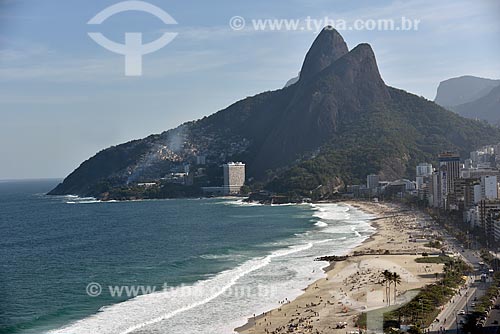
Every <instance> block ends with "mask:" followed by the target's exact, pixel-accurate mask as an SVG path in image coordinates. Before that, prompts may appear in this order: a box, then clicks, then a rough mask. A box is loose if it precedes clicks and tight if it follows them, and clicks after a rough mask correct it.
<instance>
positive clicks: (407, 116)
mask: <svg viewBox="0 0 500 334" xmlns="http://www.w3.org/2000/svg"><path fill="white" fill-rule="evenodd" d="M499 141H500V130H498V129H495V128H493V127H491V126H489V125H487V124H484V123H481V122H477V121H473V120H468V119H464V118H462V117H460V116H458V115H456V114H454V113H452V112H450V111H447V110H445V109H443V108H442V107H440V106H438V105H436V104H435V103H433V102H431V101H428V100H426V99H424V98H422V97H418V96H415V95H413V94H410V93H407V92H405V91H402V90H398V89H395V88H392V87H389V86H387V85H386V84H385V83H384V81H383V80H382V78H381V76H380V73H379V70H378V66H377V62H376V59H375V55H374V52H373V50H372V48H371V46H370V45H369V44H359V45H358V46H356V47H355V48H354V49H352V50H350V51H349V49H348V47H347V44H346V43H345V41H344V39H343V38H342V36H341V35H340V34H339V33H338V32H337V31H336V30H335V29H333V28H331V27H326V28H325V29H323V30H322V31H321V33H320V34H319V35H318V36H317V38H316V39H315V41H314V42H313V44H312V46H311V48H310V49H309V51H308V53H307V55H306V57H305V60H304V62H303V65H302V68H301V70H300V77H299V80H298V81H297V82H296V83H294V84H292V85H290V86H287V87H285V88H283V89H279V90H276V91H268V92H264V93H261V94H258V95H255V96H253V97H248V98H246V99H243V100H241V101H238V102H236V103H234V104H232V105H231V106H229V107H228V108H226V109H224V110H221V111H219V112H217V113H215V114H212V115H211V116H208V117H204V118H203V119H200V120H197V121H193V122H187V123H185V124H182V125H181V126H179V127H177V128H175V129H172V130H169V131H166V132H163V133H162V134H159V135H151V136H149V137H147V138H144V139H141V140H134V141H131V142H128V143H125V144H121V145H118V146H114V147H110V148H108V149H105V150H103V151H101V152H99V153H98V154H96V155H95V156H94V157H92V158H90V159H89V160H87V161H85V162H83V163H82V164H81V165H80V166H79V167H78V168H77V169H76V170H75V171H74V172H73V173H71V174H70V175H69V176H68V177H67V178H66V179H65V180H64V181H63V183H61V184H59V185H58V186H57V187H56V188H55V189H54V190H52V191H51V193H50V194H57V195H60V194H75V195H81V196H95V197H102V194H103V192H107V191H108V190H109V188H110V187H111V188H113V187H123V186H126V185H128V184H131V183H134V182H142V181H151V180H157V179H160V178H162V177H163V176H164V175H165V174H167V173H169V172H170V171H172V170H175V169H176V168H178V167H179V165H182V164H183V163H186V162H192V161H193V159H194V160H195V157H196V156H198V155H204V156H206V158H207V161H209V162H210V163H211V164H212V165H213V166H219V165H220V164H222V163H224V162H226V161H231V160H238V161H244V162H245V163H246V165H247V179H248V180H249V182H250V183H259V184H262V185H264V188H266V189H269V190H272V191H276V192H279V193H289V194H290V193H294V194H297V195H309V194H310V193H311V191H313V190H314V189H318V187H321V194H320V196H322V197H327V196H330V195H331V194H332V193H334V192H335V191H337V190H338V189H339V188H341V187H342V186H343V185H345V184H347V183H356V182H363V180H364V178H365V177H366V175H367V174H371V173H375V174H379V175H380V176H381V177H382V178H385V179H395V178H400V177H411V176H412V175H413V174H414V167H415V165H416V164H418V163H419V162H422V161H429V162H432V161H434V160H435V157H436V156H437V154H438V153H440V152H441V151H445V150H454V151H459V152H462V153H464V154H465V153H466V152H470V151H472V150H473V149H475V148H477V147H479V146H481V145H485V144H491V143H495V142H499ZM204 182H205V184H200V185H216V184H214V183H216V182H217V180H210V179H208V180H206V179H205V181H204ZM167 197H168V194H167Z"/></svg>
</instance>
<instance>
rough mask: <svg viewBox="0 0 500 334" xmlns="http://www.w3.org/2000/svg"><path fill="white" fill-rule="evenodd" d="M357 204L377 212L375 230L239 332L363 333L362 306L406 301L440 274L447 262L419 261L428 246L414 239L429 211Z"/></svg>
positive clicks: (355, 204) (367, 306)
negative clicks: (387, 280)
mask: <svg viewBox="0 0 500 334" xmlns="http://www.w3.org/2000/svg"><path fill="white" fill-rule="evenodd" d="M352 206H357V207H358V208H360V209H362V210H363V211H365V212H370V213H372V214H374V215H376V216H377V218H376V220H375V221H374V225H376V227H377V231H376V233H375V234H374V235H372V236H371V238H369V239H368V240H366V241H365V242H364V243H363V244H362V245H360V246H359V247H357V248H356V249H354V250H352V251H351V253H350V256H349V257H348V258H347V259H346V260H345V261H340V262H335V265H330V266H329V270H328V271H327V272H326V277H325V278H322V279H320V280H318V281H317V282H314V283H313V284H311V285H310V286H309V287H308V288H307V289H305V291H304V293H303V294H302V295H301V296H299V297H298V298H296V299H295V300H293V301H290V300H288V299H285V300H282V301H280V302H279V303H278V307H277V308H276V309H274V310H271V311H268V312H265V313H263V314H261V315H259V316H255V315H254V317H253V318H251V319H250V321H249V323H248V324H247V325H246V326H244V327H242V328H240V329H237V331H238V332H239V333H241V334H247V333H248V334H250V333H252V334H256V333H263V334H284V333H313V334H320V333H323V334H326V333H338V334H344V333H346V332H347V333H350V332H353V333H354V332H356V333H359V332H360V331H362V328H361V326H360V324H359V317H360V314H361V313H362V312H367V311H369V310H375V309H380V308H384V307H387V306H388V301H389V300H391V299H392V302H393V303H402V302H405V294H406V292H407V291H409V290H414V289H418V288H420V287H422V286H424V285H426V284H429V283H432V282H433V281H434V280H435V278H434V273H435V272H438V271H441V270H442V265H438V264H434V265H430V264H426V265H422V264H419V263H416V262H415V259H416V258H417V257H419V256H420V255H417V254H421V252H423V251H424V252H425V251H429V249H426V248H425V247H424V246H423V245H422V244H419V243H415V242H411V239H412V238H413V237H414V235H415V234H417V233H419V232H420V230H419V229H420V225H419V223H420V222H423V221H426V219H427V217H425V216H424V215H423V214H422V213H420V212H417V211H408V210H403V209H402V208H401V207H399V206H395V205H388V204H381V203H361V204H360V203H352ZM355 254H356V255H355ZM334 255H344V254H334ZM386 270H391V272H397V273H398V275H400V277H401V282H400V285H398V287H397V288H398V289H397V290H396V289H395V287H394V285H393V286H392V289H393V290H392V291H393V292H392V293H391V294H390V295H388V293H387V287H386V286H385V284H384V279H383V272H384V271H386ZM396 297H397V300H394V299H395V298H396Z"/></svg>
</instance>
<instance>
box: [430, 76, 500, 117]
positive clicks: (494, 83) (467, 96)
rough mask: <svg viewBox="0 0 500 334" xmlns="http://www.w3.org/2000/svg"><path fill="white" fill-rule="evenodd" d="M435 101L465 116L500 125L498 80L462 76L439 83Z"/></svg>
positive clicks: (499, 82) (499, 87)
mask: <svg viewBox="0 0 500 334" xmlns="http://www.w3.org/2000/svg"><path fill="white" fill-rule="evenodd" d="M435 101H436V103H437V104H439V105H441V106H443V107H445V108H447V109H449V110H452V111H454V112H456V113H458V114H459V115H461V116H463V117H467V118H472V119H478V120H483V121H487V122H489V123H490V124H492V125H495V126H500V80H491V79H483V78H478V77H473V76H463V77H459V78H453V79H449V80H446V81H443V82H441V83H440V84H439V87H438V91H437V95H436V100H435Z"/></svg>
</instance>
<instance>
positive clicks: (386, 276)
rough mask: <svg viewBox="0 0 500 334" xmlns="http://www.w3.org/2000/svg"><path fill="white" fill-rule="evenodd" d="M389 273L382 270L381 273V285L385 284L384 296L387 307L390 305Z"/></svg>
mask: <svg viewBox="0 0 500 334" xmlns="http://www.w3.org/2000/svg"><path fill="white" fill-rule="evenodd" d="M391 276H392V274H391V272H390V271H389V270H387V269H386V270H384V272H382V277H383V281H382V282H383V283H385V295H386V303H387V304H388V305H391V285H390V284H391V283H392V281H391Z"/></svg>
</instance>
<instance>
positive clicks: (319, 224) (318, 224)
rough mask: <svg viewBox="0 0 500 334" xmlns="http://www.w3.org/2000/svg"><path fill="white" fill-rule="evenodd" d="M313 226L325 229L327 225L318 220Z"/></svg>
mask: <svg viewBox="0 0 500 334" xmlns="http://www.w3.org/2000/svg"><path fill="white" fill-rule="evenodd" d="M314 225H316V226H318V227H327V226H328V224H327V223H325V222H322V221H321V220H320V221H319V222H317V223H316V224H314Z"/></svg>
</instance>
